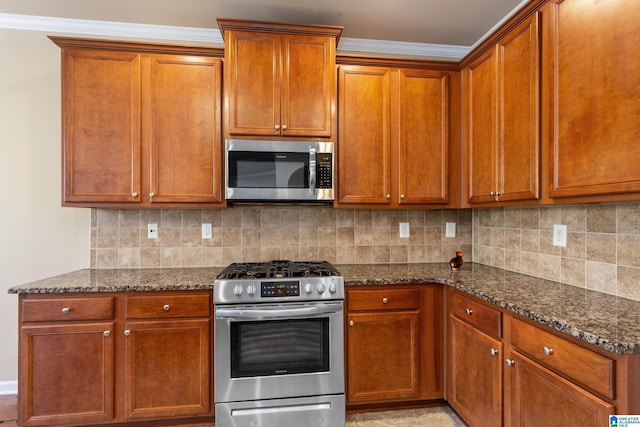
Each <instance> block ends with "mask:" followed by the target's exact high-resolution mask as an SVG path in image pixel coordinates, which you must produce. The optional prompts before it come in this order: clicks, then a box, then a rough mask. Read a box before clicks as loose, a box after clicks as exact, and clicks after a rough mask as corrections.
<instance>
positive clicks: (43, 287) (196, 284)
mask: <svg viewBox="0 0 640 427" xmlns="http://www.w3.org/2000/svg"><path fill="white" fill-rule="evenodd" d="M220 271H222V267H210V268H122V269H118V268H114V269H84V270H77V271H74V272H71V273H67V274H61V275H59V276H53V277H49V278H46V279H42V280H38V281H35V282H31V283H26V284H24V285H19V286H14V287H12V288H9V293H10V294H52V293H56V294H57V293H73V292H125V291H179V290H196V289H213V281H214V280H216V276H217V275H218V273H220Z"/></svg>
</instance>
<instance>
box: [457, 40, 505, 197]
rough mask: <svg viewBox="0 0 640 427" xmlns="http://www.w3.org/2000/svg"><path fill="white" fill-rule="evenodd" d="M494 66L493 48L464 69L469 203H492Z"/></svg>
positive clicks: (493, 187)
mask: <svg viewBox="0 0 640 427" xmlns="http://www.w3.org/2000/svg"><path fill="white" fill-rule="evenodd" d="M496 66H497V60H496V49H491V50H490V51H488V52H487V53H486V54H484V55H483V56H482V57H481V58H479V59H478V60H477V61H476V62H475V63H473V64H472V65H470V66H469V67H467V68H466V69H465V70H464V76H465V97H466V99H465V109H466V117H465V123H466V136H465V138H466V145H467V148H466V151H467V161H468V165H467V172H468V174H469V184H468V194H469V203H483V202H492V201H494V200H495V195H493V194H492V193H493V192H495V191H496V189H495V182H496V165H497V159H496V132H497V130H496V127H497V108H496V102H497V101H496V96H497V95H496V94H497V91H496V85H497V82H496V79H497V70H496Z"/></svg>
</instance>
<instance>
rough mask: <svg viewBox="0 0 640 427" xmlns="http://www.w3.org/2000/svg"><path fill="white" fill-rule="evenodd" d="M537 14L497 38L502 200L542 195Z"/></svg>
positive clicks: (498, 184) (499, 164) (499, 168)
mask: <svg viewBox="0 0 640 427" xmlns="http://www.w3.org/2000/svg"><path fill="white" fill-rule="evenodd" d="M538 34H539V33H538V14H534V15H533V16H532V17H530V18H529V19H528V20H527V21H525V22H523V23H522V24H520V25H519V26H518V27H516V28H515V29H514V30H512V31H511V32H510V33H509V34H507V35H506V36H505V37H503V38H502V39H501V40H500V41H499V42H498V47H497V50H498V56H497V58H498V76H499V81H498V108H499V112H498V117H499V128H498V150H499V151H498V160H497V165H498V171H497V173H498V177H497V179H498V181H497V184H496V187H495V190H497V191H498V192H499V193H500V195H499V196H498V200H500V201H508V200H530V199H537V198H538V197H539V183H538V177H539V158H540V154H539V146H540V142H539V140H540V136H539V135H540V132H539V129H540V125H539V123H540V118H539V98H540V93H539V69H540V66H539V54H538V52H539V40H538V38H539V36H538Z"/></svg>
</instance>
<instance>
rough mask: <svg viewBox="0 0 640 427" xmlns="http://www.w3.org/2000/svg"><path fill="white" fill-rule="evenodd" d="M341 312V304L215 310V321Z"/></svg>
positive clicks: (287, 317) (290, 317)
mask: <svg viewBox="0 0 640 427" xmlns="http://www.w3.org/2000/svg"><path fill="white" fill-rule="evenodd" d="M341 310H342V305H341V304H322V305H318V306H310V307H298V308H278V309H260V308H251V309H248V310H247V309H239V308H217V309H216V319H231V320H248V319H249V320H256V319H275V318H284V319H294V318H296V317H309V316H316V315H320V314H331V313H338V312H340V311H341Z"/></svg>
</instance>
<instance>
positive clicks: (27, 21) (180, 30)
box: [0, 13, 471, 61]
mask: <svg viewBox="0 0 640 427" xmlns="http://www.w3.org/2000/svg"><path fill="white" fill-rule="evenodd" d="M0 28H8V29H16V30H29V31H43V32H48V33H55V34H65V35H82V36H99V37H113V38H119V39H123V38H124V39H135V40H139V39H145V40H162V41H175V42H189V43H198V44H205V45H210V46H223V45H224V42H223V40H222V35H221V34H220V31H219V30H218V29H217V28H215V29H208V28H191V27H174V26H167V25H149V24H133V23H125V22H112V21H94V20H86V19H70V18H55V17H48V16H33V15H17V14H9V13H0ZM470 50H471V47H470V46H453V45H438V44H426V43H409V42H395V41H386V40H369V39H356V38H344V37H343V38H341V39H340V43H339V45H338V48H337V51H338V53H367V54H385V55H398V56H412V57H424V58H430V59H445V60H452V61H455V60H459V59H462V58H463V57H464V56H465V55H466V54H467V53H469V52H470Z"/></svg>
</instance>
